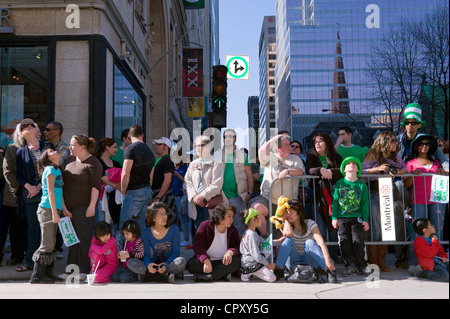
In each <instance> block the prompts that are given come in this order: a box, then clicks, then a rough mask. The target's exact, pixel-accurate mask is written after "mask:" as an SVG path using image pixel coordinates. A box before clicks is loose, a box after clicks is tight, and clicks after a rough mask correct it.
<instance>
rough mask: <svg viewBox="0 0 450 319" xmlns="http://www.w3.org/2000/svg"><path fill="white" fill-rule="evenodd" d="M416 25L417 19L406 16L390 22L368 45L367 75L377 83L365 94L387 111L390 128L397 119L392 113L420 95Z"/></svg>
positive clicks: (397, 121)
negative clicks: (398, 21)
mask: <svg viewBox="0 0 450 319" xmlns="http://www.w3.org/2000/svg"><path fill="white" fill-rule="evenodd" d="M416 27H417V23H416V22H414V21H409V20H404V21H402V22H400V23H399V24H397V25H391V26H390V27H389V29H388V30H387V31H386V33H385V34H384V35H383V37H382V39H381V40H380V41H378V42H375V43H373V44H372V46H371V51H372V52H373V54H372V59H371V61H370V62H369V65H368V72H367V75H368V76H369V78H370V79H371V80H373V81H375V83H377V87H376V88H375V89H374V91H372V92H371V93H369V94H371V95H372V97H373V98H376V99H379V100H380V101H381V103H382V106H383V107H384V108H385V109H386V110H387V111H388V114H389V116H390V118H391V125H392V128H393V130H394V131H396V128H398V127H399V123H400V122H401V121H400V117H398V116H397V117H395V116H394V114H398V112H399V110H400V113H401V112H403V110H404V108H405V106H406V105H408V104H410V103H413V102H417V100H418V99H419V95H420V88H421V80H422V73H421V71H420V70H421V68H420V67H419V66H420V63H421V55H420V51H419V46H420V43H419V41H418V40H417V38H416V37H415V36H414V33H413V31H412V30H413V29H414V28H416Z"/></svg>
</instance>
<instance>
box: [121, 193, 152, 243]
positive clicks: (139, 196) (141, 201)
mask: <svg viewBox="0 0 450 319" xmlns="http://www.w3.org/2000/svg"><path fill="white" fill-rule="evenodd" d="M152 196H153V191H152V189H151V188H150V186H148V187H143V188H139V189H134V190H128V191H127V193H126V194H125V195H124V196H123V198H122V209H121V210H120V218H119V233H120V238H121V239H123V233H122V226H123V224H124V223H125V222H126V221H127V220H130V219H132V217H133V216H134V215H138V216H139V217H138V219H137V220H136V221H137V223H138V224H139V227H140V229H141V232H142V231H143V230H144V229H145V213H146V212H147V207H148V205H149V204H150V203H151V201H152Z"/></svg>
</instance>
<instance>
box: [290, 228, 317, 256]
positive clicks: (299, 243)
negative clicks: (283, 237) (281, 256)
mask: <svg viewBox="0 0 450 319" xmlns="http://www.w3.org/2000/svg"><path fill="white" fill-rule="evenodd" d="M306 225H307V231H306V233H304V234H303V235H302V234H300V231H298V230H296V229H294V236H293V237H292V239H294V243H295V247H296V248H297V252H298V254H299V255H304V254H305V242H306V241H307V240H308V239H313V233H312V230H313V229H314V228H315V227H317V224H316V222H315V221H313V220H312V219H307V220H306Z"/></svg>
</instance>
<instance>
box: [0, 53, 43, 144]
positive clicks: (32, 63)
mask: <svg viewBox="0 0 450 319" xmlns="http://www.w3.org/2000/svg"><path fill="white" fill-rule="evenodd" d="M47 77H48V47H47V46H26V47H16V46H10V47H0V109H1V113H0V125H1V130H0V146H1V147H5V146H6V145H7V144H8V143H9V141H11V138H10V135H11V134H12V133H14V128H15V126H16V125H17V124H18V123H20V121H21V120H22V119H23V118H26V117H27V118H31V119H33V120H34V121H35V122H36V123H37V124H39V127H40V128H41V129H42V128H45V125H46V122H47V112H48V109H47V94H48V92H47V80H48V79H47Z"/></svg>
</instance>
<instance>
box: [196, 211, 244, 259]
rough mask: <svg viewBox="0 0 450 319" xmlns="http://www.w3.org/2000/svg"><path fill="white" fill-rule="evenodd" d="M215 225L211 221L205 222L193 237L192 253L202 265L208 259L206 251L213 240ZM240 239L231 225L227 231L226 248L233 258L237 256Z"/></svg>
mask: <svg viewBox="0 0 450 319" xmlns="http://www.w3.org/2000/svg"><path fill="white" fill-rule="evenodd" d="M215 227H216V225H215V224H214V223H213V222H212V221H211V220H206V221H204V222H202V223H201V224H200V226H199V227H198V229H197V232H196V233H195V237H194V243H193V246H194V253H195V257H196V258H197V259H198V260H200V261H201V262H202V263H203V261H204V260H205V259H207V258H209V256H208V254H207V253H206V251H207V250H208V249H209V247H210V246H211V244H212V242H213V240H214V234H215ZM239 245H240V238H239V234H238V231H237V229H236V227H234V226H233V225H231V227H229V228H228V231H227V248H228V250H231V251H232V252H233V254H234V256H239Z"/></svg>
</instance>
